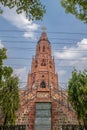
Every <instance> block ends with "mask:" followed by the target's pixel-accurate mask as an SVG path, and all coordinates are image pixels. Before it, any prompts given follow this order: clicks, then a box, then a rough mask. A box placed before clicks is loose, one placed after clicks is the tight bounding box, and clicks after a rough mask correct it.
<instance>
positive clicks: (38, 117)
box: [16, 32, 77, 130]
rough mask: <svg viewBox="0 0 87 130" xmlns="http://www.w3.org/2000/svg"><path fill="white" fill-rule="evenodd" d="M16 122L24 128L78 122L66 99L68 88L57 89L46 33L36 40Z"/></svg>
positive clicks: (50, 129) (56, 129)
mask: <svg viewBox="0 0 87 130" xmlns="http://www.w3.org/2000/svg"><path fill="white" fill-rule="evenodd" d="M16 124H25V125H26V127H27V130H60V129H61V126H62V125H67V124H77V117H76V115H75V113H74V111H73V110H72V108H71V106H70V105H69V103H68V102H67V91H65V90H62V91H60V89H59V87H58V75H57V74H56V73H55V63H54V58H53V57H52V55H51V45H50V42H49V40H48V38H47V35H46V33H45V32H43V33H42V34H41V37H40V39H39V41H38V43H37V47H36V54H35V57H33V59H32V65H31V72H30V73H29V74H28V81H27V88H26V89H25V90H22V91H20V108H19V110H18V112H17V120H16Z"/></svg>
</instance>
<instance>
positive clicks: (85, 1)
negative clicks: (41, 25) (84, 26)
mask: <svg viewBox="0 0 87 130" xmlns="http://www.w3.org/2000/svg"><path fill="white" fill-rule="evenodd" d="M61 5H62V6H63V7H64V8H65V10H66V12H67V13H71V14H73V15H75V16H76V17H77V18H78V19H80V20H82V21H84V23H87V0H61Z"/></svg>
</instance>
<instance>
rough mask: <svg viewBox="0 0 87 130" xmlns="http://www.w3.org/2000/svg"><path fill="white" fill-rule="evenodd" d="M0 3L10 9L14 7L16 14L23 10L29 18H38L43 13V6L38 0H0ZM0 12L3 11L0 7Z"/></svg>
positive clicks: (40, 17)
mask: <svg viewBox="0 0 87 130" xmlns="http://www.w3.org/2000/svg"><path fill="white" fill-rule="evenodd" d="M0 3H1V4H2V5H3V6H4V7H8V8H10V9H12V8H14V7H15V8H16V12H17V13H18V14H20V13H22V12H25V14H26V16H27V17H28V18H29V19H35V20H40V19H42V17H43V15H44V13H45V6H44V5H42V4H41V2H40V0H0ZM0 13H3V10H2V9H1V8H0Z"/></svg>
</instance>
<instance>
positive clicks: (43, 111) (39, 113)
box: [34, 103, 51, 130]
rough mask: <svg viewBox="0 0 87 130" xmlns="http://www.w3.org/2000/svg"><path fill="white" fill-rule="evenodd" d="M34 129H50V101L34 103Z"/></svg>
mask: <svg viewBox="0 0 87 130" xmlns="http://www.w3.org/2000/svg"><path fill="white" fill-rule="evenodd" d="M34 130H51V103H36V115H35V128H34Z"/></svg>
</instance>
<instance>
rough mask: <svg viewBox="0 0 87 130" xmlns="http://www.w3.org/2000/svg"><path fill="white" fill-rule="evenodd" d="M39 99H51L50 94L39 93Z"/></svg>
mask: <svg viewBox="0 0 87 130" xmlns="http://www.w3.org/2000/svg"><path fill="white" fill-rule="evenodd" d="M37 97H40V98H48V97H49V93H47V92H38V93H37Z"/></svg>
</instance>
